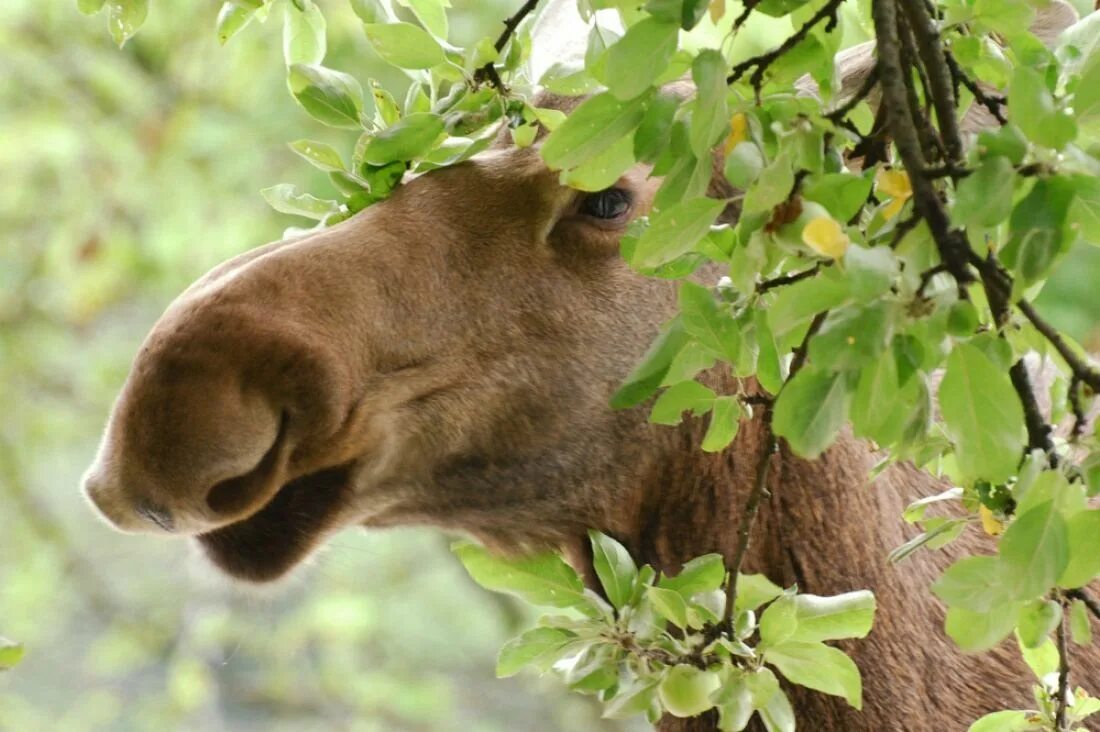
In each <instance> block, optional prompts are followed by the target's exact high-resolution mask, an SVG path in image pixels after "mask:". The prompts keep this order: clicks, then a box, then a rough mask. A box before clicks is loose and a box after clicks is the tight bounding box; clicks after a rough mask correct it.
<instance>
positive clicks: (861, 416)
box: [851, 353, 908, 446]
mask: <svg viewBox="0 0 1100 732" xmlns="http://www.w3.org/2000/svg"><path fill="white" fill-rule="evenodd" d="M899 381H900V379H899V377H898V365H897V359H896V358H894V355H893V354H892V353H887V354H884V355H883V356H882V357H881V358H878V359H876V360H875V361H874V363H872V364H870V365H868V366H867V367H865V368H864V369H862V370H861V371H860V374H859V382H858V383H857V385H856V391H855V395H854V397H853V399H852V408H851V418H852V428H853V431H854V432H855V434H856V436H857V437H866V438H869V439H872V440H874V441H875V442H877V443H879V444H880V445H883V446H886V445H891V444H893V443H894V442H895V441H897V439H898V438H899V437H900V436H901V428H902V426H903V420H904V417H905V415H906V413H908V409H907V407H908V405H907V403H906V401H905V400H904V399H901V386H900V384H899Z"/></svg>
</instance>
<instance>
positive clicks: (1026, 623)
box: [1016, 600, 1062, 657]
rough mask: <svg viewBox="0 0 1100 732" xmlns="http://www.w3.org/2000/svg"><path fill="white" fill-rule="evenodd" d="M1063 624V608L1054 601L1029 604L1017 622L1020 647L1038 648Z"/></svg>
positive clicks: (1021, 612) (1037, 601)
mask: <svg viewBox="0 0 1100 732" xmlns="http://www.w3.org/2000/svg"><path fill="white" fill-rule="evenodd" d="M1061 622H1062V606H1061V605H1059V604H1058V603H1057V602H1055V601H1054V600H1034V601H1032V602H1029V603H1027V604H1026V605H1024V607H1023V609H1022V610H1021V611H1020V616H1019V618H1017V620H1016V632H1017V633H1018V636H1019V639H1020V645H1021V646H1023V647H1024V648H1028V649H1034V648H1038V647H1039V646H1040V645H1042V644H1043V642H1044V641H1046V640H1047V639H1048V638H1049V636H1050V634H1051V633H1052V632H1053V631H1054V629H1055V628H1057V627H1058V624H1059V623H1061ZM1056 657H1057V655H1056Z"/></svg>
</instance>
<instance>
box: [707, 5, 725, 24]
mask: <svg viewBox="0 0 1100 732" xmlns="http://www.w3.org/2000/svg"><path fill="white" fill-rule="evenodd" d="M707 9H708V10H709V11H710V20H711V22H712V23H718V21H720V20H721V19H722V16H723V15H725V14H726V0H710V7H709V8H707Z"/></svg>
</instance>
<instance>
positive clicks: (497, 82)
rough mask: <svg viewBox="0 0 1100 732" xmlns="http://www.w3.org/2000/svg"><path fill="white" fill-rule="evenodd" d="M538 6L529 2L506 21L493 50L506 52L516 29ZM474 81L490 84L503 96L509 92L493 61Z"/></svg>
mask: <svg viewBox="0 0 1100 732" xmlns="http://www.w3.org/2000/svg"><path fill="white" fill-rule="evenodd" d="M538 4H539V0H527V2H525V3H523V5H522V7H520V9H519V10H517V11H516V12H515V14H514V15H513V16H512V17H510V18H508V19H506V20H505V21H504V30H503V31H502V32H501V34H500V37H499V38H497V40H496V43H494V44H493V48H495V49H496V50H497V53H500V52H501V51H503V50H504V47H505V46H507V45H508V41H509V40H510V39H511V38H512V35H513V34H514V33H515V32H516V28H518V27H519V24H520V23H522V22H523V19H524V18H526V17H527V16H528V15H530V14H531V11H533V10H534V9H535V7H536V6H537V5H538ZM474 81H475V82H477V83H479V84H481V83H484V82H489V85H490V86H492V87H493V88H494V89H496V90H497V91H499V92H500V93H501V94H505V93H507V92H508V87H506V86H505V85H504V82H503V81H501V79H500V74H498V73H497V67H496V66H495V65H494V64H493V62H492V61H490V62H489V63H487V64H485V65H484V66H482V67H481V68H479V69H478V70H477V71H475V72H474Z"/></svg>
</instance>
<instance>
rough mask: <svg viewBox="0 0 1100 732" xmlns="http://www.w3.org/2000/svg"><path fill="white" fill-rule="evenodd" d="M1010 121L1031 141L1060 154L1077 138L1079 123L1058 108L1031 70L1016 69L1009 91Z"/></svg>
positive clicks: (1034, 72) (1052, 97)
mask: <svg viewBox="0 0 1100 732" xmlns="http://www.w3.org/2000/svg"><path fill="white" fill-rule="evenodd" d="M1008 116H1009V119H1010V120H1011V121H1012V122H1014V123H1015V124H1016V126H1018V127H1019V128H1020V130H1021V131H1022V132H1023V133H1024V134H1025V135H1027V137H1028V139H1030V140H1032V141H1033V142H1036V143H1038V144H1040V145H1044V146H1046V147H1050V148H1054V149H1055V150H1061V149H1062V148H1063V147H1065V146H1066V144H1067V143H1069V142H1070V141H1072V140H1073V138H1074V137H1076V136H1077V123H1076V122H1074V120H1073V117H1072V116H1070V115H1069V114H1067V113H1066V112H1065V111H1064V110H1060V109H1058V108H1057V106H1056V105H1055V102H1054V96H1053V95H1052V94H1051V93H1050V90H1049V89H1048V88H1047V85H1046V81H1045V80H1044V78H1043V76H1042V75H1041V74H1040V73H1039V72H1038V71H1036V70H1035V69H1033V68H1030V67H1028V66H1023V65H1021V66H1017V67H1016V70H1015V72H1014V74H1013V76H1012V83H1011V84H1010V85H1009V88H1008Z"/></svg>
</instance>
